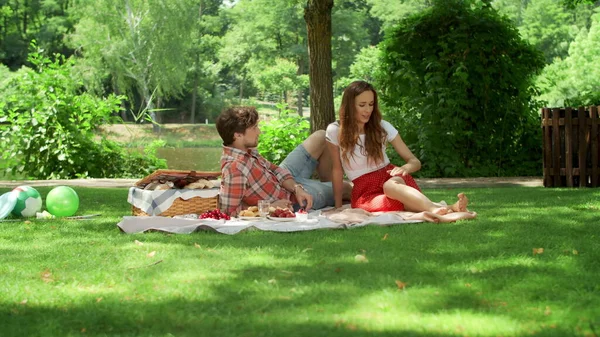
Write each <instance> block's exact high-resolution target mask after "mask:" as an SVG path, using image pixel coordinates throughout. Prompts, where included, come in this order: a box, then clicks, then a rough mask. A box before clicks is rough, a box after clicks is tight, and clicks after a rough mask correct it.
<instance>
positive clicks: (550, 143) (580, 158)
mask: <svg viewBox="0 0 600 337" xmlns="http://www.w3.org/2000/svg"><path fill="white" fill-rule="evenodd" d="M542 128H543V130H544V186H545V187H562V186H566V187H598V185H599V180H600V179H599V178H600V177H599V175H600V169H599V166H600V163H599V162H598V159H599V157H600V156H599V154H600V153H599V151H600V146H599V145H600V144H599V142H600V137H599V135H598V133H599V132H600V129H599V128H598V107H596V106H592V107H588V108H584V107H579V108H578V109H573V108H554V109H548V108H544V109H542Z"/></svg>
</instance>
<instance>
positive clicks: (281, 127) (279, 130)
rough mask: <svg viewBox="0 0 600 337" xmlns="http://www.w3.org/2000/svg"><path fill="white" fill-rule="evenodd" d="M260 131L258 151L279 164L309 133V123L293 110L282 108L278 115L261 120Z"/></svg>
mask: <svg viewBox="0 0 600 337" xmlns="http://www.w3.org/2000/svg"><path fill="white" fill-rule="evenodd" d="M260 131H261V135H260V142H259V143H258V148H257V150H258V152H259V153H260V154H261V155H262V156H263V157H265V158H266V159H267V160H268V161H270V162H272V163H274V164H276V165H279V164H280V163H281V162H282V161H283V160H284V159H285V157H286V156H287V155H288V154H289V153H290V152H292V150H294V149H295V148H296V146H298V145H299V144H301V143H302V142H303V141H304V140H305V139H306V138H307V137H308V136H309V135H310V123H309V122H308V120H307V119H305V118H303V117H300V116H298V115H296V114H294V111H293V110H291V111H290V110H284V111H283V112H281V116H280V117H275V118H273V119H271V120H269V121H262V122H261V124H260Z"/></svg>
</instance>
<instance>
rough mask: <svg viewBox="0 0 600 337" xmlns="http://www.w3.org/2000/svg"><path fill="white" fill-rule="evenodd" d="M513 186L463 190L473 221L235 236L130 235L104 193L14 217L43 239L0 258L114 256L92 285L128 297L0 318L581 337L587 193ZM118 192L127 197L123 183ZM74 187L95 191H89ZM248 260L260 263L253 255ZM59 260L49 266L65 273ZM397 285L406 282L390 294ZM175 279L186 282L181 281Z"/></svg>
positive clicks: (26, 240)
mask: <svg viewBox="0 0 600 337" xmlns="http://www.w3.org/2000/svg"><path fill="white" fill-rule="evenodd" d="M511 190H513V192H512V193H510V194H509V193H507V196H506V199H504V200H501V201H500V202H496V203H488V202H487V200H486V198H487V197H491V196H492V194H489V193H491V191H489V190H481V191H480V190H476V191H471V192H470V194H471V196H472V200H473V199H474V204H476V205H478V206H477V209H476V210H477V211H478V212H479V219H477V220H474V221H465V222H459V223H456V224H445V225H437V224H413V225H398V226H391V227H366V228H358V229H352V230H331V231H319V232H301V233H267V232H248V233H240V234H238V235H234V236H227V235H223V234H215V233H206V232H200V233H194V234H191V235H165V234H160V233H151V234H143V235H125V234H121V233H119V232H118V230H117V228H116V223H117V222H118V220H119V216H120V215H119V214H122V213H120V212H127V211H128V209H127V204H125V205H120V204H118V203H117V202H115V201H110V200H109V201H107V202H106V203H102V202H99V203H100V205H96V206H94V205H90V206H88V205H86V206H85V207H84V210H90V211H93V210H97V209H99V208H100V207H106V214H107V215H106V216H104V217H103V218H101V219H98V220H93V221H81V222H64V223H62V224H61V226H58V227H57V226H55V225H52V224H50V223H40V224H39V226H35V227H34V225H35V224H33V223H32V224H31V225H30V227H31V228H30V229H25V226H24V225H23V224H17V225H16V226H19V227H18V229H16V230H14V231H13V233H17V234H16V235H13V237H12V240H14V242H17V243H19V244H22V245H32V244H35V245H38V248H35V249H31V248H32V247H20V248H19V247H15V248H13V249H6V248H3V249H2V250H1V251H0V253H1V255H0V256H1V258H0V261H12V265H16V266H18V265H19V263H20V262H21V263H25V262H26V261H27V260H28V259H37V260H40V261H45V260H51V259H49V258H48V257H49V256H50V254H57V253H60V247H62V246H63V245H65V246H66V245H71V247H73V246H74V247H78V249H77V250H75V252H70V254H79V255H80V256H79V257H77V256H69V257H66V258H65V261H68V262H69V263H70V264H72V263H73V262H72V261H77V259H78V258H79V259H86V258H88V259H89V258H94V259H96V260H98V261H99V260H100V259H102V260H109V261H113V260H114V261H115V264H114V266H111V265H110V264H108V265H107V264H100V263H99V264H98V265H99V267H98V268H109V269H108V270H107V271H106V273H107V274H108V276H107V277H106V278H104V279H101V282H108V281H107V280H111V279H116V280H118V281H117V286H120V287H122V289H125V291H126V293H122V292H117V291H115V292H111V291H106V292H104V293H100V294H84V295H79V296H76V297H75V298H76V302H75V303H67V304H65V303H64V300H63V301H57V302H59V303H60V304H57V305H51V304H49V302H48V301H47V300H46V301H45V302H43V303H42V304H39V305H38V304H36V302H35V300H34V299H31V300H30V301H29V302H27V303H24V304H20V303H6V302H4V303H2V305H0V320H1V322H0V323H1V325H2V326H3V331H6V332H8V333H9V335H11V334H12V335H23V336H38V335H39V336H46V335H61V336H67V335H91V336H105V335H110V336H117V335H119V336H125V335H126V336H138V335H144V336H165V335H173V336H335V335H337V336H366V335H369V336H419V337H420V336H433V337H436V336H437V337H446V336H459V335H464V334H469V335H482V336H497V335H509V336H524V335H531V334H535V335H538V336H581V335H585V334H586V333H589V331H590V330H589V328H588V324H589V322H590V321H591V322H593V323H596V322H598V321H599V320H598V318H600V309H598V306H597V305H596V304H597V303H599V302H600V297H599V295H598V294H599V292H600V288H599V286H598V282H597V277H596V275H597V273H598V270H599V269H600V266H599V265H598V262H597V261H599V260H600V259H599V257H600V247H599V246H598V245H597V237H598V236H597V228H596V227H595V226H593V225H591V224H593V223H594V219H595V217H596V216H595V215H594V214H593V213H591V212H580V211H577V210H575V209H574V208H573V207H572V206H576V205H579V204H582V203H585V202H587V198H588V197H587V196H589V193H588V194H587V196H586V195H585V194H583V195H580V194H581V193H575V192H571V191H567V192H565V191H560V190H548V193H544V195H545V196H546V197H548V199H547V200H539V191H538V192H537V193H532V194H529V192H528V190H527V189H522V190H521V189H519V190H518V193H514V189H511ZM506 191H508V190H506ZM500 192H503V191H500ZM116 194H118V197H119V198H125V199H126V192H125V193H123V191H118V193H116ZM110 195H111V194H107V197H109V196H110ZM435 195H439V196H440V197H442V198H447V194H444V193H439V194H435ZM82 196H84V197H86V198H90V199H92V198H94V195H93V191H92V190H89V191H83V192H82ZM564 196H567V197H564ZM559 197H560V198H559ZM113 198H114V197H113ZM564 198H566V200H565V199H564ZM95 199H96V200H98V197H97V196H96V197H95ZM536 200H537V201H536ZM120 202H121V203H123V201H122V200H121V201H120ZM498 203H501V205H498ZM525 204H526V206H524V205H525ZM110 205H113V206H112V207H111V206H110ZM103 213H104V212H103ZM52 226H54V227H55V228H52ZM384 238H385V239H384ZM134 240H140V241H144V244H145V246H144V247H155V246H156V247H167V248H168V250H169V251H170V255H167V256H166V257H164V258H163V260H164V262H162V263H160V264H157V265H153V266H152V267H148V268H141V269H135V270H126V268H125V267H124V264H123V261H122V260H123V259H128V258H132V256H131V254H130V255H127V254H126V252H127V249H126V247H128V246H131V245H132V242H133V241H134ZM98 242H99V243H100V244H98ZM196 243H199V246H201V247H200V248H196V247H195V246H194V245H195V244H196ZM97 245H100V247H98V246H97ZM538 247H542V248H544V249H545V250H544V252H543V254H534V253H533V251H532V249H533V248H538ZM152 249H154V248H152ZM574 250H576V251H577V254H574V253H573V251H574ZM220 251H222V253H221V252H220ZM232 252H233V253H232ZM120 253H121V254H123V257H121V259H120V260H119V257H118V256H117V255H118V254H120ZM357 254H365V256H366V257H367V258H368V260H369V262H368V263H358V262H356V261H355V259H354V257H355V255H357ZM92 255H100V256H92ZM254 256H262V258H263V259H264V261H258V262H250V261H251V258H252V257H254ZM233 259H239V260H241V262H240V261H233ZM51 261H52V260H51ZM172 261H173V263H171V262H172ZM175 261H176V262H177V263H174V262H175ZM59 262H61V261H60V260H59V261H58V262H57V266H55V268H64V267H63V266H62V264H60V263H59ZM118 263H121V264H118ZM145 264H148V262H145ZM221 266H222V267H221ZM194 269H197V271H195V270H194ZM206 270H209V271H210V272H211V273H207V272H206ZM219 272H221V273H219ZM205 273H207V274H208V276H204V274H205ZM72 277H73V278H74V279H75V278H76V277H80V276H72ZM203 277H207V278H208V280H205V279H203ZM182 280H184V281H182ZM396 281H401V282H405V283H406V284H407V286H406V288H405V289H404V290H399V289H398V286H397V285H396ZM69 282H75V281H74V280H71V279H68V280H61V281H60V282H59V281H57V283H58V284H49V285H47V286H46V288H43V289H47V291H48V292H56V295H55V296H56V297H57V298H61V297H65V296H67V295H65V294H64V293H61V291H60V290H61V288H63V287H66V285H68V283H69ZM88 282H89V283H92V281H88ZM181 282H189V284H187V285H186V286H185V287H183V288H180V287H179V285H180V284H181ZM115 287H116V286H115ZM99 298H101V300H98V299H99ZM0 301H1V300H0ZM50 303H51V302H50ZM440 321H442V322H443V323H441V324H440ZM444 322H446V323H444ZM457 322H475V323H474V324H479V325H481V326H484V325H486V324H490V325H494V324H496V325H498V327H496V328H494V329H492V330H490V332H489V333H485V332H481V333H476V332H477V331H481V330H477V329H478V328H468V327H467V328H466V330H465V329H463V330H460V329H461V327H460V325H461V324H464V323H461V324H458V323H457ZM502 324H506V328H503V327H502ZM431 327H433V328H431ZM441 327H444V328H441ZM463 328H464V327H463ZM83 329H85V332H82V331H83ZM438 329H439V330H440V331H438ZM469 329H471V330H469ZM591 336H593V335H591Z"/></svg>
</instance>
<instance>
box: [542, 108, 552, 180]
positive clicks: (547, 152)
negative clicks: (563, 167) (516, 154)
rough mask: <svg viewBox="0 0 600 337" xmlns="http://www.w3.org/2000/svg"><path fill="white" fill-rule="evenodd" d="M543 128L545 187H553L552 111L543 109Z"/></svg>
mask: <svg viewBox="0 0 600 337" xmlns="http://www.w3.org/2000/svg"><path fill="white" fill-rule="evenodd" d="M542 118H543V123H542V126H543V128H544V130H543V132H544V140H543V142H544V187H552V173H551V172H550V168H552V139H550V125H552V124H551V120H550V109H548V108H543V109H542Z"/></svg>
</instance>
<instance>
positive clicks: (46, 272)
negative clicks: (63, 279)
mask: <svg viewBox="0 0 600 337" xmlns="http://www.w3.org/2000/svg"><path fill="white" fill-rule="evenodd" d="M40 277H41V278H42V281H44V282H46V283H50V282H53V281H54V279H53V278H52V273H51V272H50V270H48V269H46V270H44V271H43V272H42V273H41V274H40Z"/></svg>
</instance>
